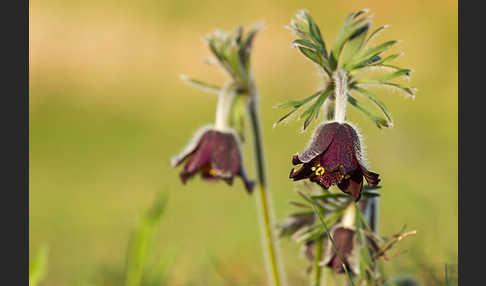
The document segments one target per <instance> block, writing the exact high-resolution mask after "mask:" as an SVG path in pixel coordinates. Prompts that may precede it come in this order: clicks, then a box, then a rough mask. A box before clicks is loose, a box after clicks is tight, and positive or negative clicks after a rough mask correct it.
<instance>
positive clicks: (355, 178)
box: [338, 169, 363, 201]
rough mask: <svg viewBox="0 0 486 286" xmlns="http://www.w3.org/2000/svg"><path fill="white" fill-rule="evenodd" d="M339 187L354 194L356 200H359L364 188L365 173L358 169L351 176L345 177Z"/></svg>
mask: <svg viewBox="0 0 486 286" xmlns="http://www.w3.org/2000/svg"><path fill="white" fill-rule="evenodd" d="M338 187H339V189H341V191H343V192H345V193H347V194H349V195H351V196H353V198H354V200H355V201H358V200H359V198H360V197H361V190H362V189H363V173H362V172H361V170H360V169H358V170H356V171H355V172H354V173H353V174H352V175H351V177H350V178H348V179H343V180H342V181H341V182H340V183H339V184H338Z"/></svg>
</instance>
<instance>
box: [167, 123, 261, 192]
mask: <svg viewBox="0 0 486 286" xmlns="http://www.w3.org/2000/svg"><path fill="white" fill-rule="evenodd" d="M182 162H185V165H184V169H183V170H182V171H181V173H180V174H179V175H180V177H181V180H182V183H184V184H185V183H186V181H187V180H188V179H190V178H191V177H193V176H194V175H195V174H196V173H200V174H201V177H202V178H203V179H205V180H208V181H214V180H219V179H222V180H224V181H225V182H226V183H228V185H232V184H233V179H234V177H235V176H240V177H241V178H242V179H243V182H244V183H245V187H246V190H247V191H248V193H251V192H252V191H253V186H254V183H253V182H252V181H250V180H249V179H248V178H247V176H246V173H245V170H244V169H243V164H242V158H241V152H240V148H239V144H238V141H237V138H236V136H235V134H234V133H233V132H231V131H229V132H222V131H218V130H215V129H213V128H203V129H202V130H201V131H199V132H198V134H196V136H195V137H194V139H193V141H192V142H191V143H190V144H189V145H188V146H187V147H186V150H185V151H184V152H182V154H180V155H178V156H176V157H174V158H172V159H171V162H170V163H171V165H172V166H173V167H176V166H178V165H180V164H181V163H182Z"/></svg>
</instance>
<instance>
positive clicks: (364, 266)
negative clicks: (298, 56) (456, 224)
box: [274, 10, 416, 285]
mask: <svg viewBox="0 0 486 286" xmlns="http://www.w3.org/2000/svg"><path fill="white" fill-rule="evenodd" d="M367 12H368V11H367V10H361V11H358V12H353V13H351V14H349V15H348V16H347V18H346V20H345V22H344V25H343V26H342V28H341V30H340V31H339V33H338V35H337V37H336V39H335V41H334V43H333V45H332V46H331V47H330V49H329V50H328V49H327V47H326V44H325V42H324V39H323V37H322V35H321V32H320V29H319V27H318V25H317V24H316V23H315V21H314V20H313V18H312V17H311V15H310V14H309V13H308V12H307V11H305V10H301V11H299V12H298V13H297V14H296V17H295V18H294V19H292V21H291V24H290V26H289V28H290V29H291V30H292V31H293V32H294V34H295V35H296V36H297V37H298V39H296V40H294V41H293V42H292V44H293V46H294V47H295V48H297V49H298V50H299V51H300V52H301V53H302V54H303V55H304V56H305V57H306V58H308V59H309V60H311V61H312V62H313V63H314V64H315V65H316V66H317V68H318V71H319V72H320V74H322V77H323V81H322V86H323V88H321V89H320V90H318V91H317V92H316V93H314V94H313V95H311V96H309V97H306V98H304V99H301V100H293V101H289V102H286V103H283V104H280V105H279V106H278V107H281V108H291V110H290V111H289V112H287V113H286V114H285V115H284V116H283V117H282V118H280V119H279V120H278V121H277V122H276V123H275V125H277V124H279V123H281V122H282V121H285V120H288V119H289V118H291V117H292V116H293V115H295V114H296V113H297V111H300V110H303V112H302V113H301V115H300V117H299V118H300V119H304V124H303V128H302V131H305V130H306V129H307V128H308V127H309V126H310V124H311V123H312V122H313V121H315V120H318V118H319V115H323V116H322V118H323V119H322V123H321V124H320V125H319V126H318V127H317V128H316V129H315V131H314V134H313V136H312V139H311V142H310V143H309V145H308V147H307V148H306V149H305V150H304V152H303V153H302V154H297V155H294V156H293V157H292V160H291V162H292V164H293V165H301V164H302V166H301V167H300V168H299V169H298V170H294V169H292V170H291V172H290V176H289V177H290V178H291V179H292V180H294V181H298V180H304V179H309V181H311V182H313V183H315V184H313V186H316V185H318V186H319V187H317V189H316V190H313V191H312V192H311V193H310V194H304V193H302V192H299V194H301V196H302V197H303V198H304V199H305V200H306V201H307V203H308V204H303V203H298V202H294V203H293V204H295V205H297V206H300V207H304V208H306V209H307V210H306V211H305V212H303V213H297V214H295V213H294V214H291V216H290V218H289V219H287V220H286V221H284V222H283V223H281V224H280V225H279V226H280V228H281V235H282V236H285V235H292V237H294V238H295V239H296V240H297V241H298V242H301V243H303V244H304V247H305V252H304V253H305V256H306V257H307V258H310V259H313V260H314V261H315V263H314V269H315V275H314V278H313V279H312V280H311V285H320V280H321V267H323V266H327V267H330V268H331V269H333V270H334V271H335V272H337V273H346V275H347V277H348V280H349V283H350V284H351V285H354V283H357V284H358V285H360V284H361V283H362V282H363V281H368V283H370V282H371V283H372V285H380V283H383V281H384V276H383V275H380V273H379V272H378V271H377V270H376V260H377V259H378V258H380V257H384V253H385V252H386V251H387V250H388V249H390V248H391V245H394V244H395V243H396V242H397V241H398V240H400V239H402V238H403V237H406V236H408V235H410V234H414V233H415V232H414V231H412V232H408V233H405V234H403V233H399V234H397V235H395V236H394V237H395V238H396V239H395V240H388V241H387V240H384V239H381V238H379V236H378V235H377V234H376V230H377V227H376V225H377V217H378V205H377V203H378V196H379V194H378V193H377V192H374V191H373V192H370V190H372V189H375V190H376V189H377V188H379V186H378V183H379V182H380V178H379V175H378V174H377V173H374V172H372V171H369V169H368V167H367V166H366V162H365V156H364V152H363V142H362V139H361V135H360V133H359V131H358V129H357V128H356V127H355V126H354V125H353V124H352V123H350V122H349V121H348V120H347V118H346V107H347V104H348V103H349V104H351V106H353V107H355V108H356V109H357V110H358V111H360V112H362V113H363V114H364V115H365V116H367V117H368V118H369V119H371V120H372V121H373V122H374V123H375V125H376V126H377V127H378V128H383V127H391V126H392V125H393V121H392V118H391V115H390V112H389V111H388V109H387V108H386V106H385V104H384V103H383V102H382V101H381V100H380V99H379V98H378V97H376V96H375V95H374V94H373V93H372V92H371V91H370V90H369V87H371V86H376V87H385V88H391V89H393V90H397V91H400V92H402V93H403V94H405V95H406V96H410V97H412V98H413V97H414V96H415V91H416V89H415V88H413V87H409V86H407V85H403V84H400V83H397V82H393V81H392V80H395V79H399V78H403V77H404V78H408V77H409V76H410V73H411V70H410V69H404V68H400V67H396V66H394V65H390V64H389V62H390V61H391V60H393V59H395V58H396V57H398V56H399V55H400V54H391V55H388V56H384V55H383V54H384V52H385V51H386V50H387V49H389V48H390V47H392V46H393V45H395V44H396V43H398V41H387V42H384V43H382V44H379V45H376V46H372V45H371V42H372V40H373V39H374V38H375V37H376V35H378V33H380V32H381V31H382V30H384V29H385V28H386V27H387V26H386V25H385V26H381V27H379V28H377V29H376V30H374V31H373V32H371V33H369V30H370V27H371V22H370V21H371V16H366V13H367ZM373 73H374V74H376V73H378V75H374V74H373ZM370 74H371V75H370ZM356 95H358V96H360V100H362V99H363V98H364V99H366V100H368V101H369V102H370V103H372V104H373V105H375V106H376V107H377V109H378V110H379V111H380V112H381V113H382V115H380V114H379V113H377V112H376V111H375V110H373V109H372V108H371V107H370V106H368V105H365V104H364V103H362V102H361V101H360V100H358V97H355V96H356ZM275 125H274V126H275ZM363 178H364V179H365V180H366V181H367V183H368V184H367V186H364V184H363ZM332 186H337V187H338V188H339V189H340V190H341V191H342V192H344V194H343V193H334V192H331V190H332V189H330V188H331V187H332ZM366 190H368V191H366ZM360 198H361V199H362V201H359V200H360ZM336 199H340V200H338V201H336ZM363 200H364V201H363ZM358 201H359V202H358ZM363 213H365V214H366V215H363ZM328 225H331V226H332V227H331V228H330V229H329V228H328ZM365 226H368V227H365ZM402 232H403V231H402ZM398 238H399V239H398ZM367 285H368V284H367Z"/></svg>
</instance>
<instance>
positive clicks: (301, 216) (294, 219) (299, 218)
mask: <svg viewBox="0 0 486 286" xmlns="http://www.w3.org/2000/svg"><path fill="white" fill-rule="evenodd" d="M315 221H316V215H315V213H314V212H313V211H308V212H298V213H293V214H290V215H289V216H288V217H287V219H285V220H284V221H283V222H281V223H279V224H278V225H277V227H278V228H279V229H280V233H279V236H280V237H282V236H290V235H293V234H294V233H296V232H298V231H299V230H302V229H303V228H305V227H307V226H311V225H313V224H314V222H315Z"/></svg>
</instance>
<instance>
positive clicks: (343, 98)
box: [333, 69, 348, 123]
mask: <svg viewBox="0 0 486 286" xmlns="http://www.w3.org/2000/svg"><path fill="white" fill-rule="evenodd" d="M333 80H334V94H335V96H336V101H335V102H336V103H335V109H334V119H335V120H336V121H337V122H339V123H343V122H344V120H345V119H346V103H347V101H348V75H347V74H346V72H345V71H343V70H342V69H338V70H337V71H335V72H334V74H333Z"/></svg>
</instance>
